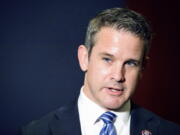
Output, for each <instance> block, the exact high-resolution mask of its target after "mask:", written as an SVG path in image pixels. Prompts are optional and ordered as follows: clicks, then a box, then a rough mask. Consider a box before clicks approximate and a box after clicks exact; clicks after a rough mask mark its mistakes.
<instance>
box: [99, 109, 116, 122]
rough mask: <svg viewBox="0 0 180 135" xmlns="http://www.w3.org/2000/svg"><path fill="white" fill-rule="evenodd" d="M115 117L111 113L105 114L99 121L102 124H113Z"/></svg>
mask: <svg viewBox="0 0 180 135" xmlns="http://www.w3.org/2000/svg"><path fill="white" fill-rule="evenodd" d="M115 118H116V115H115V114H114V113H112V112H105V113H103V114H102V115H101V116H100V119H101V120H103V122H104V123H106V124H108V123H113V121H114V119H115Z"/></svg>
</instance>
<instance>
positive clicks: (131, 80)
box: [126, 71, 140, 87]
mask: <svg viewBox="0 0 180 135" xmlns="http://www.w3.org/2000/svg"><path fill="white" fill-rule="evenodd" d="M139 79H140V73H139V72H138V71H134V72H129V73H128V74H127V76H126V81H127V83H128V84H129V85H131V87H134V86H136V84H137V83H138V81H139Z"/></svg>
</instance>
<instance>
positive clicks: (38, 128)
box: [22, 102, 180, 135]
mask: <svg viewBox="0 0 180 135" xmlns="http://www.w3.org/2000/svg"><path fill="white" fill-rule="evenodd" d="M87 117H88V114H87ZM143 130H147V131H149V132H151V133H152V135H180V126H179V125H176V124H174V123H172V122H169V121H166V120H164V119H162V118H160V117H159V116H157V115H155V114H153V113H152V112H149V111H147V110H146V109H143V108H141V107H138V106H137V105H134V104H133V105H132V109H131V125H130V135H143V134H142V131H143ZM22 134H23V135H81V129H80V121H79V114H78V107H77V102H73V103H71V104H69V105H67V106H64V107H61V108H59V109H58V110H56V111H54V112H51V113H50V114H48V115H46V116H45V117H43V118H42V119H40V120H37V121H32V122H31V123H30V124H29V125H27V126H25V127H24V128H23V130H22Z"/></svg>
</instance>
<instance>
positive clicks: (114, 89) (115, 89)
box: [108, 87, 124, 92]
mask: <svg viewBox="0 0 180 135" xmlns="http://www.w3.org/2000/svg"><path fill="white" fill-rule="evenodd" d="M108 89H109V90H111V91H113V92H116V91H123V90H124V89H123V88H114V87H108Z"/></svg>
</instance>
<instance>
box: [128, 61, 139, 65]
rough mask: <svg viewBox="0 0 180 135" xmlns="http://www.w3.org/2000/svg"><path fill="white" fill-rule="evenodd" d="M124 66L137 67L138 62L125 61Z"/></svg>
mask: <svg viewBox="0 0 180 135" xmlns="http://www.w3.org/2000/svg"><path fill="white" fill-rule="evenodd" d="M125 64H126V65H128V66H138V65H139V62H138V61H136V60H129V61H126V63H125Z"/></svg>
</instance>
